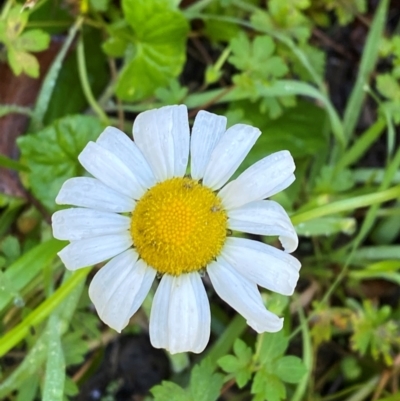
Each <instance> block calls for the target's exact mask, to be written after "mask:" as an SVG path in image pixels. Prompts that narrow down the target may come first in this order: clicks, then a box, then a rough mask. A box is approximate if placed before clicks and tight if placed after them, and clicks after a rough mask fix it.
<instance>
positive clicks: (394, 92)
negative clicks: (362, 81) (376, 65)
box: [376, 74, 400, 100]
mask: <svg viewBox="0 0 400 401" xmlns="http://www.w3.org/2000/svg"><path fill="white" fill-rule="evenodd" d="M376 87H377V89H378V91H379V92H380V93H381V94H382V95H383V96H385V97H387V98H388V99H391V100H400V85H399V82H398V81H397V79H396V78H394V77H393V76H392V75H390V74H380V75H378V76H377V78H376Z"/></svg>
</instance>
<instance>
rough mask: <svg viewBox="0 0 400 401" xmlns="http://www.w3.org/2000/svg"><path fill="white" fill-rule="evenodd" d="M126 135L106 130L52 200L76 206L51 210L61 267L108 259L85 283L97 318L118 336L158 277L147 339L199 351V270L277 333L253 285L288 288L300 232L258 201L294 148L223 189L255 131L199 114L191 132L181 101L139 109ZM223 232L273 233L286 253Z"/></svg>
mask: <svg viewBox="0 0 400 401" xmlns="http://www.w3.org/2000/svg"><path fill="white" fill-rule="evenodd" d="M133 134H134V139H135V141H134V142H133V141H132V140H130V139H129V138H128V136H126V135H125V134H124V133H123V132H121V131H119V130H118V129H116V128H112V127H108V128H106V129H105V130H104V132H103V133H102V134H101V135H100V137H99V139H98V140H97V141H96V142H90V143H88V145H87V146H86V147H85V149H84V150H83V151H82V153H81V154H80V155H79V161H80V163H81V164H82V166H83V167H84V168H85V169H86V170H87V171H88V172H89V173H90V174H91V175H92V176H93V177H94V178H91V177H78V178H72V179H70V180H68V181H66V182H65V183H64V185H63V187H62V188H61V190H60V193H59V194H58V196H57V199H56V202H57V203H59V204H68V205H75V206H77V207H76V208H72V209H66V210H61V211H58V212H56V213H55V214H54V215H53V233H54V237H56V238H58V239H61V240H69V241H70V244H69V245H67V246H66V247H65V248H64V249H63V250H62V251H61V252H60V253H59V256H60V258H61V259H62V261H63V262H64V264H65V266H66V267H67V268H68V269H70V270H76V269H79V268H82V267H84V266H89V265H93V264H96V263H99V262H103V261H105V260H107V259H110V260H109V261H108V263H107V264H106V265H105V266H104V267H102V268H101V269H100V270H99V272H98V273H97V274H96V275H95V277H94V279H93V281H92V282H91V284H90V288H89V295H90V298H91V300H92V301H93V303H94V305H95V307H96V310H97V312H98V314H99V316H100V318H101V319H102V320H103V321H104V322H105V323H107V324H108V325H109V326H111V327H112V328H114V329H115V330H117V331H119V332H120V331H121V330H122V329H123V328H124V327H125V326H126V325H127V324H128V322H129V319H130V318H131V316H132V315H133V314H134V313H135V312H136V311H137V310H138V308H139V307H140V305H141V304H142V302H143V300H144V298H145V297H146V295H147V293H148V292H149V290H150V287H151V285H152V283H153V281H154V279H155V277H156V275H157V273H158V274H159V275H160V276H161V277H162V278H161V280H160V283H159V286H158V289H157V291H156V293H155V296H154V300H153V304H152V309H151V314H150V340H151V343H152V344H153V346H154V347H157V348H166V349H167V350H168V351H169V352H171V353H177V352H185V351H192V352H196V353H199V352H201V351H203V350H204V348H205V346H206V345H207V342H208V340H209V336H210V306H209V302H208V299H207V296H206V291H205V289H204V286H203V284H202V280H201V275H202V274H203V273H204V271H206V272H207V273H208V275H209V277H210V280H211V282H212V284H213V286H214V289H215V291H216V292H217V294H218V295H219V296H220V297H221V298H222V299H223V300H224V301H226V302H227V303H228V304H230V305H231V306H232V307H233V308H234V309H235V310H236V311H238V312H239V313H240V314H242V315H243V316H244V317H245V318H246V320H247V323H248V324H249V325H250V326H251V327H252V328H253V329H254V330H256V331H257V332H258V333H261V332H265V331H269V332H276V331H279V330H280V329H281V328H282V324H283V319H281V318H279V317H277V316H276V315H274V314H273V313H271V312H269V311H268V310H267V309H266V308H265V306H264V304H263V300H262V298H261V295H260V292H259V290H258V288H257V286H258V285H259V286H261V287H264V288H267V289H269V290H271V291H275V292H278V293H280V294H284V295H291V294H292V293H293V291H294V288H295V286H296V283H297V280H298V277H299V269H300V263H299V262H298V260H297V259H295V258H294V257H293V256H291V255H289V254H288V253H287V252H292V251H294V250H295V249H296V247H297V244H298V238H297V235H296V232H295V230H294V228H293V226H292V224H291V221H290V219H289V217H288V215H287V214H286V212H285V211H284V209H283V208H282V207H281V206H280V205H279V204H278V203H276V202H274V201H271V200H264V199H265V198H268V197H270V196H272V195H275V194H276V193H277V192H279V191H282V190H283V189H285V188H286V187H288V186H289V185H290V184H291V183H292V182H293V181H294V179H295V177H294V175H293V172H294V170H295V165H294V162H293V158H292V157H291V155H290V153H289V152H288V151H281V152H277V153H274V154H272V155H270V156H268V157H265V158H264V159H262V160H260V161H259V162H257V163H256V164H254V165H253V166H251V167H249V168H248V169H247V170H246V171H244V172H243V173H242V174H241V175H239V177H238V178H237V179H235V180H233V181H231V182H229V183H228V184H227V181H228V180H229V179H230V177H231V176H232V175H233V173H234V172H235V170H236V169H237V168H238V167H239V165H240V164H241V163H242V161H243V159H244V158H245V157H246V155H247V154H248V152H249V151H250V149H251V147H252V146H253V145H254V143H255V141H256V140H257V138H258V137H259V135H260V131H259V130H258V129H257V128H254V127H251V126H249V125H243V124H237V125H234V126H233V127H231V128H229V129H228V130H226V118H225V117H222V116H217V115H215V114H211V113H208V112H206V111H200V112H199V113H198V114H197V117H196V119H195V121H194V125H193V129H192V134H191V136H190V132H189V124H188V114H187V108H186V107H185V106H168V107H162V108H160V109H157V110H150V111H146V112H144V113H141V114H140V115H139V116H138V117H137V118H136V120H135V122H134V125H133ZM189 149H190V156H191V157H190V176H187V175H185V174H186V170H187V166H188V161H189ZM221 188H222V189H221ZM231 231H240V232H246V233H251V234H259V235H277V236H279V238H280V241H281V243H282V245H283V247H284V248H285V251H286V252H285V251H282V250H279V249H276V248H274V247H272V246H270V245H266V244H264V243H261V242H257V241H253V240H250V239H244V238H234V237H231V236H228V234H227V233H229V232H231Z"/></svg>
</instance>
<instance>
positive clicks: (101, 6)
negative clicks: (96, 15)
mask: <svg viewBox="0 0 400 401" xmlns="http://www.w3.org/2000/svg"><path fill="white" fill-rule="evenodd" d="M108 3H109V0H90V6H91V7H92V8H93V10H96V11H107V8H108Z"/></svg>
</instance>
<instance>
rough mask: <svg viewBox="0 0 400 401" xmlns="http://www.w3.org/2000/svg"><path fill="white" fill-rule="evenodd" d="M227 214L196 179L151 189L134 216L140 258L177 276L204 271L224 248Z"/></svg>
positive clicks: (161, 270) (134, 232)
mask: <svg viewBox="0 0 400 401" xmlns="http://www.w3.org/2000/svg"><path fill="white" fill-rule="evenodd" d="M226 229H227V214H226V212H225V210H224V209H223V207H222V204H221V200H220V199H219V198H218V196H217V195H215V194H214V192H213V191H212V190H211V189H209V188H207V187H204V186H202V185H201V184H199V183H198V182H197V181H195V180H192V179H191V178H171V179H169V180H166V181H164V182H161V183H159V184H156V185H155V186H154V187H152V188H150V189H149V190H148V191H147V192H146V193H145V194H144V195H143V197H142V198H141V199H140V200H139V201H138V203H137V205H136V208H135V210H134V211H133V214H132V222H131V233H132V237H133V241H134V244H135V247H136V250H137V252H138V253H139V255H140V257H141V258H142V259H143V260H144V261H145V262H146V263H147V264H148V265H150V266H152V267H153V268H154V269H156V270H157V271H158V272H159V273H162V274H163V273H167V274H171V275H174V276H177V275H180V274H182V273H189V272H193V271H198V270H201V269H202V268H205V267H206V266H207V264H208V263H209V262H211V261H212V260H213V259H214V258H215V257H216V256H218V255H219V253H220V251H221V248H222V246H223V244H224V242H225V238H226Z"/></svg>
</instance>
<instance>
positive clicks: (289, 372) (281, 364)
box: [274, 355, 306, 383]
mask: <svg viewBox="0 0 400 401" xmlns="http://www.w3.org/2000/svg"><path fill="white" fill-rule="evenodd" d="M274 367H275V369H274V372H275V373H276V375H277V376H278V377H279V378H280V379H281V380H283V381H284V382H286V383H298V382H299V381H300V380H301V379H302V377H303V376H304V375H305V373H306V368H305V366H304V364H303V362H302V360H301V359H300V358H298V357H297V356H292V355H289V356H284V357H283V358H280V359H278V360H277V361H276V363H275V366H274Z"/></svg>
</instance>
